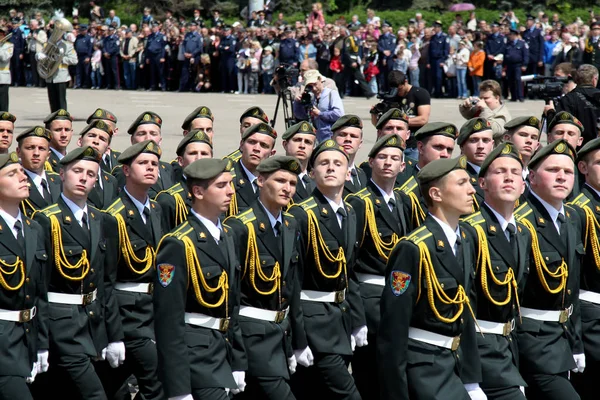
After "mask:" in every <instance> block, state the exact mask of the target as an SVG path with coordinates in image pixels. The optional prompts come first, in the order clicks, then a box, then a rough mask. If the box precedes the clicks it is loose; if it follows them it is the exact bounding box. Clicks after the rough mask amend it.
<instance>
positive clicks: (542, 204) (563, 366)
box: [515, 139, 585, 400]
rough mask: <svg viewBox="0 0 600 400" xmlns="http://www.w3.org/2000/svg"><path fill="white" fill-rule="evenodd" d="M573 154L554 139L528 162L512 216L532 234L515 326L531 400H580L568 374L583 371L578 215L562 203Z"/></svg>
mask: <svg viewBox="0 0 600 400" xmlns="http://www.w3.org/2000/svg"><path fill="white" fill-rule="evenodd" d="M574 157H575V151H574V150H573V148H572V147H571V146H570V145H569V144H568V143H567V142H566V141H565V140H562V139H561V140H557V141H555V142H553V143H551V144H549V145H547V146H545V147H543V148H542V149H540V150H539V151H538V152H537V154H536V155H535V156H534V157H533V158H532V159H531V161H529V169H530V172H529V181H530V191H529V193H528V195H527V202H526V203H525V204H523V205H521V206H520V207H519V208H517V209H516V210H515V218H516V220H517V221H518V222H521V223H523V224H525V225H526V226H527V227H528V228H529V231H530V232H531V235H532V254H531V256H530V267H529V268H530V270H531V273H530V274H529V277H528V278H527V284H526V286H525V290H524V296H523V297H522V298H521V299H520V300H521V317H522V322H521V324H519V325H518V327H517V338H518V346H519V363H520V370H521V374H522V375H523V378H525V381H526V382H527V385H528V388H527V391H526V394H527V398H528V399H533V400H538V399H539V400H541V399H545V400H548V399H549V400H553V399H556V400H558V399H579V396H578V395H577V392H575V389H573V386H572V385H571V383H570V382H569V372H570V371H571V370H573V372H583V370H584V369H585V355H584V352H583V343H582V341H581V321H580V310H579V282H580V277H579V274H580V265H581V264H580V262H581V258H582V255H583V253H584V250H583V243H582V238H581V236H582V226H581V225H582V224H581V220H580V218H579V215H578V213H577V211H576V210H575V209H574V208H572V207H571V206H568V205H565V204H564V203H563V202H564V200H565V199H566V198H567V196H568V195H569V193H570V192H571V190H572V188H573V173H574V165H573V159H574Z"/></svg>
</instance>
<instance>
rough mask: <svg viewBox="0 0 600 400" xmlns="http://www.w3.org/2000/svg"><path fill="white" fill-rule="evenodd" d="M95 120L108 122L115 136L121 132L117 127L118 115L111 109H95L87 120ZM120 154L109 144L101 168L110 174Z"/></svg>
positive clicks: (88, 122) (87, 122) (88, 121)
mask: <svg viewBox="0 0 600 400" xmlns="http://www.w3.org/2000/svg"><path fill="white" fill-rule="evenodd" d="M95 120H102V121H104V122H106V124H107V125H108V126H109V127H110V129H112V132H113V133H112V134H113V136H115V135H116V134H118V133H119V128H118V127H117V116H116V115H115V114H113V113H111V112H110V111H108V110H106V109H104V108H97V109H96V111H94V113H93V114H92V115H90V116H89V117H88V119H87V121H85V122H86V124H88V125H89V124H91V123H92V121H95ZM119 155H121V153H120V152H118V151H114V150H113V149H111V148H110V146H109V147H108V149H106V152H105V153H104V154H103V155H102V161H101V162H100V168H102V169H103V170H104V172H106V173H107V174H110V173H111V171H112V170H113V168H114V167H115V166H116V165H117V164H118V163H117V159H118V158H119Z"/></svg>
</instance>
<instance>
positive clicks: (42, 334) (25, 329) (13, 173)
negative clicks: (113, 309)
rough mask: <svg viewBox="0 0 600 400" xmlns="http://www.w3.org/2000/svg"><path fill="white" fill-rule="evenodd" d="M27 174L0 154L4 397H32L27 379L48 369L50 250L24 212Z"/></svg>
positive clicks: (0, 385) (14, 159) (0, 384)
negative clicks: (22, 210)
mask: <svg viewBox="0 0 600 400" xmlns="http://www.w3.org/2000/svg"><path fill="white" fill-rule="evenodd" d="M28 194H29V188H28V187H27V176H26V175H25V173H24V172H23V169H22V168H21V166H20V165H19V157H18V156H17V154H16V153H14V152H13V153H10V154H3V155H0V264H1V265H2V272H1V274H2V275H1V278H2V286H1V288H0V309H1V310H0V326H2V336H1V339H0V349H1V351H2V357H1V359H0V399H2V400H14V399H20V400H21V399H22V400H31V399H32V396H31V393H30V391H29V388H28V387H27V384H26V381H27V382H31V381H32V380H33V379H35V376H36V374H37V373H41V372H46V371H47V370H48V348H49V346H48V299H47V286H48V282H47V275H46V271H47V270H48V254H49V249H47V248H46V247H44V246H45V244H46V242H45V241H44V234H43V231H42V228H41V227H40V226H39V224H37V223H36V222H34V221H33V220H31V219H29V218H28V217H26V216H25V215H23V214H22V213H21V212H20V211H19V204H20V203H21V201H22V200H25V199H27V196H28Z"/></svg>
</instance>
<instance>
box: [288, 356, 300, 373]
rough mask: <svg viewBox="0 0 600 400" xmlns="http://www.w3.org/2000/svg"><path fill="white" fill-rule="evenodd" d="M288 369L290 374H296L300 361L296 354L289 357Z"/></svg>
mask: <svg viewBox="0 0 600 400" xmlns="http://www.w3.org/2000/svg"><path fill="white" fill-rule="evenodd" d="M287 361H288V369H289V370H290V375H294V372H296V367H297V366H298V361H296V356H295V355H294V354H292V356H291V357H290V358H288V360H287Z"/></svg>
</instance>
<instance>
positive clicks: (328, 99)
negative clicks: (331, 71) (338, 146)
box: [294, 88, 344, 142]
mask: <svg viewBox="0 0 600 400" xmlns="http://www.w3.org/2000/svg"><path fill="white" fill-rule="evenodd" d="M317 108H318V109H319V111H321V114H319V116H318V117H316V118H314V119H313V121H312V122H313V125H314V126H315V128H316V129H317V142H322V141H323V140H327V139H329V138H330V137H331V136H332V133H331V126H332V125H333V124H334V123H335V121H337V120H338V118H340V117H341V116H342V115H344V105H343V104H342V99H341V98H340V94H339V93H338V92H337V90H331V89H329V88H323V91H322V92H321V97H319V103H318V104H317ZM294 116H295V117H296V119H300V120H308V119H309V115H308V114H307V113H306V110H305V109H304V107H303V106H302V104H301V103H300V102H299V101H296V100H294Z"/></svg>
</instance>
